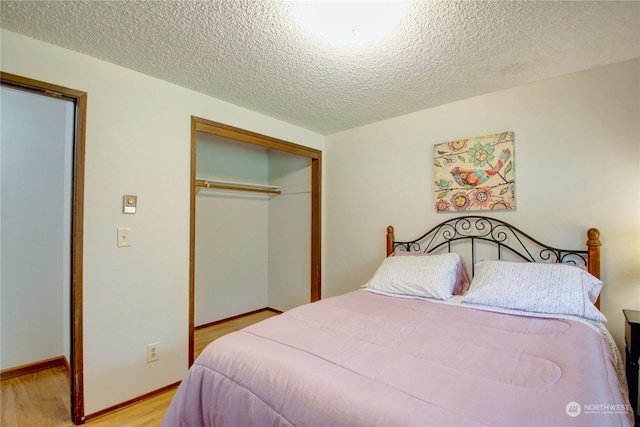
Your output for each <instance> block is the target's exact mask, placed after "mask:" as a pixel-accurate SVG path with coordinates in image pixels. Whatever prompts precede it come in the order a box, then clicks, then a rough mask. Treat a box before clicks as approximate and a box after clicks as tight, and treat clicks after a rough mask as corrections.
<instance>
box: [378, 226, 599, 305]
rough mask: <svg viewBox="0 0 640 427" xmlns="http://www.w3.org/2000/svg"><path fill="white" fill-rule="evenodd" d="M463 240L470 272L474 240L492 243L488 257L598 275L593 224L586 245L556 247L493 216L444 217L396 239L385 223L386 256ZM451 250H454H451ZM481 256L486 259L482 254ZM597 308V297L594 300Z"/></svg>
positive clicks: (448, 247) (444, 247)
mask: <svg viewBox="0 0 640 427" xmlns="http://www.w3.org/2000/svg"><path fill="white" fill-rule="evenodd" d="M461 243H465V244H466V245H467V246H470V252H471V274H472V276H473V270H474V265H475V263H476V260H479V259H478V254H477V252H478V244H482V245H483V246H484V249H486V246H487V245H489V246H492V247H495V248H496V250H497V252H496V254H495V255H494V256H493V257H492V258H491V259H504V257H505V256H506V255H507V254H509V255H510V256H511V257H512V258H516V259H518V260H522V261H527V262H542V263H557V262H561V263H571V264H575V265H586V266H587V269H588V271H589V273H591V274H592V275H594V276H595V277H597V278H600V245H601V243H600V232H599V231H598V229H596V228H590V229H589V230H588V231H587V243H586V249H559V248H556V247H553V246H549V245H546V244H544V243H541V242H539V241H538V240H536V239H534V238H533V237H531V236H529V235H528V234H526V233H524V232H522V231H521V230H519V229H518V228H516V227H514V226H512V225H510V224H508V223H506V222H504V221H501V220H499V219H495V218H489V217H485V216H477V215H469V216H462V217H455V218H452V219H449V220H447V221H444V222H442V223H440V224H438V225H436V226H435V227H433V228H432V229H431V230H429V231H427V232H426V233H424V234H423V235H422V236H420V237H418V238H417V239H414V240H410V241H396V240H395V235H394V229H393V226H389V227H387V256H389V255H391V254H392V253H393V252H394V251H396V250H398V251H408V252H424V253H437V252H452V251H454V250H453V249H454V246H456V248H457V245H458V244H461ZM454 252H457V250H456V251H454ZM482 259H487V258H486V257H484V258H482ZM595 306H596V307H598V308H600V298H598V300H597V301H596V302H595Z"/></svg>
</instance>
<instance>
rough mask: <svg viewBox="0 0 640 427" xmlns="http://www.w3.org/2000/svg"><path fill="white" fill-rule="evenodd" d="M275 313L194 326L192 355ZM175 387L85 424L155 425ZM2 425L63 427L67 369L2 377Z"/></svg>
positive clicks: (67, 405)
mask: <svg viewBox="0 0 640 427" xmlns="http://www.w3.org/2000/svg"><path fill="white" fill-rule="evenodd" d="M275 315H277V314H276V313H274V312H271V311H261V312H258V313H254V314H251V315H248V316H244V317H240V318H237V319H233V320H230V321H228V322H223V323H219V324H217V325H213V326H210V327H207V328H203V329H197V330H196V331H195V336H194V344H195V345H194V353H195V355H196V357H197V356H198V355H199V354H200V353H201V352H202V350H203V349H204V348H205V347H206V346H207V345H208V344H209V343H210V342H212V341H213V340H215V339H217V338H219V337H221V336H223V335H225V334H228V333H229V332H233V331H237V330H239V329H242V328H244V327H246V326H249V325H251V324H253V323H256V322H259V321H261V320H264V319H267V318H269V317H272V316H275ZM175 392H176V389H172V390H169V391H166V392H164V393H162V394H160V395H157V396H154V397H152V398H150V399H147V400H145V401H143V402H140V403H136V404H135V405H131V406H128V407H126V408H123V409H121V410H119V411H117V412H114V413H111V414H108V415H105V416H103V417H100V418H97V419H95V420H91V421H89V422H87V423H86V424H85V425H88V426H91V427H93V426H96V427H99V426H103V427H107V426H109V427H111V426H118V427H142V426H159V425H160V423H161V421H162V418H163V417H164V413H165V412H166V410H167V408H168V407H169V403H171V399H172V398H173V396H174V394H175ZM0 394H1V395H2V410H1V412H2V415H1V417H0V425H2V427H67V426H72V425H73V424H71V421H70V420H71V418H70V415H69V414H70V413H71V408H70V403H69V394H70V392H69V372H68V371H67V369H66V368H64V367H56V368H52V369H47V370H44V371H40V372H36V373H33V374H28V375H23V376H21V377H16V378H11V379H8V380H4V381H2V388H1V390H0Z"/></svg>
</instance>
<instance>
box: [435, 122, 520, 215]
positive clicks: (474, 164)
mask: <svg viewBox="0 0 640 427" xmlns="http://www.w3.org/2000/svg"><path fill="white" fill-rule="evenodd" d="M513 145H514V133H513V132H502V133H497V134H494V135H485V136H477V137H474V138H468V139H460V140H456V141H450V142H445V143H443V144H437V145H435V147H434V159H433V160H434V166H435V183H434V185H435V188H434V192H435V200H436V204H435V207H436V211H437V212H445V211H483V210H505V209H515V207H516V199H515V169H514V156H513V148H514V147H513Z"/></svg>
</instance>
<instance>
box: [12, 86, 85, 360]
mask: <svg viewBox="0 0 640 427" xmlns="http://www.w3.org/2000/svg"><path fill="white" fill-rule="evenodd" d="M1 91H2V96H1V100H2V126H1V128H2V137H1V141H2V144H1V145H2V167H1V171H2V184H1V185H2V191H1V194H2V202H1V203H2V216H1V218H2V232H1V236H2V239H1V245H2V266H1V268H0V271H1V280H0V284H1V285H0V289H1V290H2V292H1V300H2V310H1V313H2V322H1V325H2V333H1V337H2V345H1V350H2V353H1V357H0V368H1V369H8V368H13V367H16V366H20V365H25V364H29V363H34V362H39V361H42V360H46V359H50V358H53V357H60V356H65V357H66V358H67V360H69V330H70V323H69V322H70V310H69V296H70V294H69V289H70V288H69V281H70V280H69V279H70V274H69V272H70V264H69V262H70V227H71V222H70V218H71V212H70V206H71V169H70V162H71V159H72V156H71V149H72V145H73V134H72V133H71V131H73V111H74V108H73V103H72V102H69V101H64V100H61V99H55V98H50V97H46V96H42V95H39V94H34V93H30V92H26V91H22V90H16V89H12V88H8V87H5V86H3V87H2V88H1Z"/></svg>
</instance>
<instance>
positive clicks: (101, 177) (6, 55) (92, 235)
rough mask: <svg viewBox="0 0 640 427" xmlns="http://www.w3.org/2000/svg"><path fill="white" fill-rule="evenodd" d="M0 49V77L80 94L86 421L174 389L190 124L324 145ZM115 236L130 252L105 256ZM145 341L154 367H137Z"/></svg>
mask: <svg viewBox="0 0 640 427" xmlns="http://www.w3.org/2000/svg"><path fill="white" fill-rule="evenodd" d="M0 43H1V46H0V47H1V51H2V71H5V72H8V73H12V74H17V75H21V76H25V77H29V78H33V79H37V80H42V81H45V82H49V83H53V84H57V85H60V86H65V87H70V88H73V89H77V90H82V91H86V92H87V93H88V110H87V138H86V175H85V199H84V201H85V212H84V215H85V224H84V226H85V228H84V233H85V234H84V257H85V258H84V278H83V279H84V368H85V371H84V374H85V377H84V379H85V413H86V414H92V413H95V412H97V411H100V410H102V409H105V408H108V407H111V406H113V405H117V404H119V403H121V402H124V401H126V400H129V399H132V398H135V397H137V396H140V395H142V394H145V393H148V392H150V391H153V390H156V389H158V388H161V387H164V386H166V385H168V384H171V383H174V382H176V381H179V380H180V379H181V378H182V377H183V375H184V373H185V371H186V369H187V364H188V360H187V359H188V310H189V293H188V289H189V188H190V187H189V170H190V164H189V163H190V145H191V143H190V140H191V115H194V116H198V117H202V118H205V119H209V120H214V121H217V122H221V123H226V124H229V125H232V126H236V127H239V128H243V129H247V130H251V131H253V132H257V133H261V134H264V135H269V136H272V137H274V138H279V139H283V140H287V141H291V142H295V143H297V144H301V145H306V146H309V147H312V148H316V149H320V150H322V149H323V148H324V137H323V136H321V135H319V134H317V133H314V132H311V131H308V130H306V129H303V128H300V127H297V126H293V125H290V124H287V123H284V122H282V121H279V120H275V119H273V118H270V117H267V116H264V115H261V114H257V113H254V112H252V111H249V110H246V109H243V108H240V107H237V106H234V105H232V104H229V103H226V102H223V101H220V100H217V99H214V98H211V97H208V96H204V95H202V94H198V93H196V92H193V91H190V90H187V89H184V88H181V87H178V86H175V85H172V84H169V83H167V82H163V81H161V80H157V79H154V78H151V77H148V76H145V75H143V74H140V73H136V72H134V71H131V70H128V69H125V68H122V67H118V66H115V65H113V64H109V63H106V62H103V61H100V60H97V59H95V58H91V57H89V56H86V55H82V54H79V53H76V52H72V51H69V50H66V49H62V48H59V47H56V46H53V45H50V44H47V43H43V42H40V41H37V40H34V39H30V38H27V37H24V36H21V35H18V34H16V33H12V32H10V31H6V30H2V32H1V40H0ZM212 78H215V76H212ZM124 194H136V195H138V213H136V214H135V215H123V214H122V196H123V195H124ZM118 227H129V228H131V239H132V246H131V247H129V248H117V247H116V229H117V228H118ZM153 342H159V343H160V360H159V361H158V362H155V363H151V364H147V363H146V347H147V344H149V343H153Z"/></svg>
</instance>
